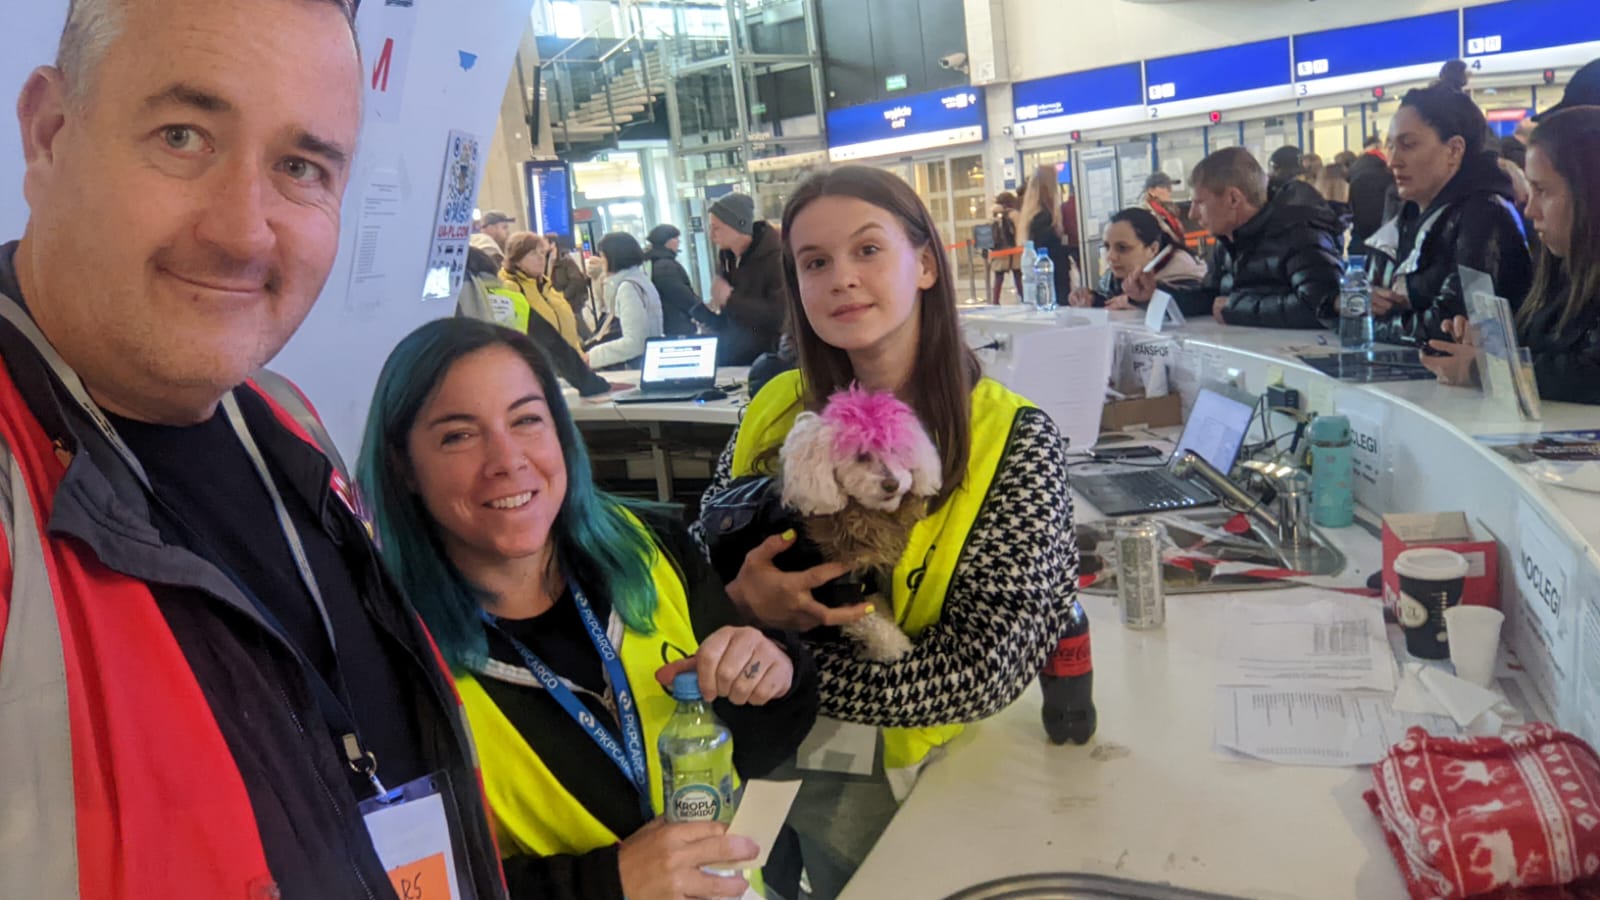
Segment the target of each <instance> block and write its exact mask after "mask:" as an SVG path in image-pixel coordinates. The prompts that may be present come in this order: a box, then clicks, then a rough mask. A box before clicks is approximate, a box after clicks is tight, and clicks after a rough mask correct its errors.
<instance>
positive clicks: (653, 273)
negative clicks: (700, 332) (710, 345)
mask: <svg viewBox="0 0 1600 900" xmlns="http://www.w3.org/2000/svg"><path fill="white" fill-rule="evenodd" d="M681 234H682V232H680V231H679V230H678V228H677V226H675V225H666V224H662V225H657V226H656V227H654V228H652V229H650V236H649V241H650V246H648V247H646V248H645V252H644V258H645V266H646V268H647V269H648V270H649V272H650V282H651V283H652V284H654V285H655V286H656V293H658V294H660V295H661V330H662V333H663V334H665V335H666V336H667V337H678V336H681V335H689V334H694V333H695V332H694V311H695V310H696V309H698V308H699V307H700V305H701V304H700V295H699V294H696V293H695V292H694V284H693V283H691V282H690V281H689V273H688V272H686V271H684V268H683V265H682V264H681V263H679V262H678V241H679V236H680V235H681Z"/></svg>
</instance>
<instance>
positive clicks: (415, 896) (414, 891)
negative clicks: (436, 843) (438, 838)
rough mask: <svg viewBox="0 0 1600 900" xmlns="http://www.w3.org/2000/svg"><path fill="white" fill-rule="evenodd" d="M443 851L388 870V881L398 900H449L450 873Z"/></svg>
mask: <svg viewBox="0 0 1600 900" xmlns="http://www.w3.org/2000/svg"><path fill="white" fill-rule="evenodd" d="M445 865H446V861H445V856H444V854H443V853H435V854H434V855H432V856H425V857H423V858H422V859H419V860H417V861H416V862H412V863H406V864H405V865H403V866H395V867H394V868H393V869H390V870H389V881H390V883H392V884H393V885H394V891H395V893H397V894H399V895H400V900H449V898H450V875H449V873H448V871H447V870H446V868H445Z"/></svg>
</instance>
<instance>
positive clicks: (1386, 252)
mask: <svg viewBox="0 0 1600 900" xmlns="http://www.w3.org/2000/svg"><path fill="white" fill-rule="evenodd" d="M1485 128H1486V126H1485V124H1484V118H1483V113H1482V112H1481V111H1480V110H1479V109H1478V107H1477V104H1475V103H1473V102H1472V100H1471V99H1470V98H1468V97H1467V96H1466V95H1465V94H1462V93H1461V92H1460V91H1457V90H1454V89H1453V88H1449V87H1445V86H1439V87H1429V88H1420V89H1418V90H1414V91H1411V92H1409V93H1407V94H1406V96H1405V99H1404V100H1402V101H1401V103H1400V111H1399V112H1397V113H1395V117H1394V122H1393V124H1392V125H1391V126H1390V129H1389V140H1390V143H1391V145H1392V149H1391V151H1390V160H1389V167H1390V169H1392V170H1393V171H1394V176H1395V188H1396V194H1397V200H1396V206H1397V207H1398V208H1397V209H1395V210H1394V211H1393V215H1392V216H1391V217H1390V218H1389V219H1388V221H1387V222H1385V223H1384V225H1383V227H1382V228H1380V229H1378V231H1377V232H1376V233H1375V234H1373V235H1372V236H1371V237H1369V238H1368V239H1367V250H1368V254H1369V257H1370V260H1371V264H1370V265H1369V269H1370V271H1371V272H1372V276H1373V277H1372V283H1373V290H1372V312H1373V315H1374V316H1375V317H1376V318H1377V322H1376V325H1375V327H1374V329H1373V336H1374V337H1375V338H1376V339H1377V340H1379V341H1382V342H1384V343H1389V344H1420V343H1423V342H1425V341H1428V340H1430V339H1437V338H1443V337H1446V336H1447V333H1446V331H1445V328H1444V323H1445V322H1447V321H1449V320H1451V319H1453V318H1455V317H1456V316H1463V315H1466V313H1467V307H1466V300H1465V298H1464V297H1463V296H1462V292H1461V275H1460V272H1459V267H1461V266H1466V267H1468V268H1471V269H1476V270H1477V271H1480V272H1484V273H1486V274H1488V275H1489V277H1491V278H1493V279H1494V286H1495V291H1496V293H1498V294H1499V295H1500V296H1502V297H1504V298H1506V300H1507V301H1509V302H1510V303H1511V308H1512V309H1513V310H1514V309H1516V308H1517V307H1518V306H1520V305H1521V304H1522V299H1523V297H1525V296H1527V293H1528V288H1529V286H1530V285H1531V284H1532V282H1533V263H1532V261H1531V259H1530V258H1529V256H1528V241H1527V238H1526V237H1525V236H1524V232H1523V226H1522V217H1521V216H1520V215H1519V214H1518V213H1517V210H1516V206H1515V200H1514V194H1513V192H1512V185H1511V180H1510V179H1509V178H1507V177H1506V175H1505V173H1504V172H1502V171H1500V167H1499V164H1498V162H1497V161H1496V157H1495V155H1494V154H1493V153H1492V152H1489V151H1486V150H1485V149H1484V133H1485Z"/></svg>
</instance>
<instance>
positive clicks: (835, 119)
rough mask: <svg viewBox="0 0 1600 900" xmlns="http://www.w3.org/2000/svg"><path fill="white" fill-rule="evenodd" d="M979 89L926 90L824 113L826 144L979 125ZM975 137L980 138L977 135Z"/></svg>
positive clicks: (981, 114)
mask: <svg viewBox="0 0 1600 900" xmlns="http://www.w3.org/2000/svg"><path fill="white" fill-rule="evenodd" d="M983 124H984V113H983V89H982V88H973V87H961V88H953V89H950V90H944V91H930V92H928V93H925V94H911V95H908V96H905V97H896V98H894V99H893V100H890V101H887V102H884V103H868V104H865V105H862V106H851V107H847V108H845V109H835V110H832V111H830V112H829V113H828V146H829V147H840V146H845V145H849V144H864V143H867V142H869V141H881V140H887V139H889V138H898V137H904V136H906V135H916V134H929V133H933V132H942V131H948V130H951V129H960V128H970V127H972V126H978V127H980V128H981V127H982V126H983ZM977 139H978V140H982V136H981V135H980V136H979V137H978V138H977Z"/></svg>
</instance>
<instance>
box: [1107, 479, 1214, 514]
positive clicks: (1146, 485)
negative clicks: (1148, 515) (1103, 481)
mask: <svg viewBox="0 0 1600 900" xmlns="http://www.w3.org/2000/svg"><path fill="white" fill-rule="evenodd" d="M1117 490H1119V491H1121V492H1123V493H1124V494H1125V495H1127V496H1128V497H1131V498H1133V499H1134V500H1136V501H1138V502H1139V504H1140V505H1142V506H1145V507H1148V508H1150V509H1166V508H1170V507H1174V506H1194V505H1195V504H1196V503H1197V502H1198V501H1196V500H1195V498H1194V497H1193V496H1191V495H1190V494H1188V493H1186V492H1185V491H1184V490H1183V489H1182V488H1180V487H1179V486H1178V485H1176V484H1174V483H1173V481H1172V479H1171V478H1167V477H1163V475H1162V473H1160V472H1126V473H1122V474H1119V475H1117Z"/></svg>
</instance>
